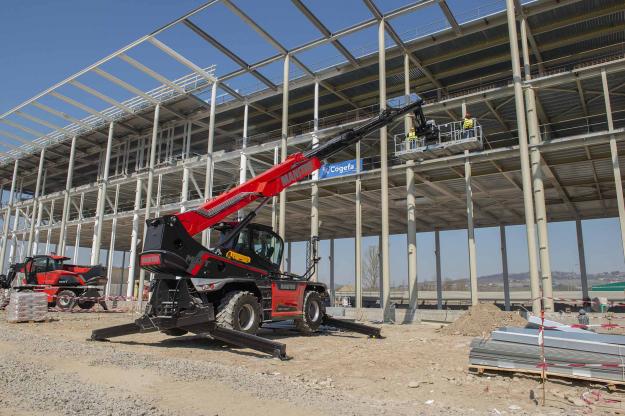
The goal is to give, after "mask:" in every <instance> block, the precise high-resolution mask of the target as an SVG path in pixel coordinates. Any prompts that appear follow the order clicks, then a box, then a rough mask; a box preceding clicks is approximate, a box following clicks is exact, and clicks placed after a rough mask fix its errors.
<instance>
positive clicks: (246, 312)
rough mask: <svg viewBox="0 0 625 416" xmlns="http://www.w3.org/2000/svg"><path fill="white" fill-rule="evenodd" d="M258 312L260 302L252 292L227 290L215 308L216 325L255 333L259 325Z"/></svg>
mask: <svg viewBox="0 0 625 416" xmlns="http://www.w3.org/2000/svg"><path fill="white" fill-rule="evenodd" d="M260 313H261V312H260V304H259V303H258V299H257V298H256V296H254V294H253V293H251V292H246V291H233V292H228V293H226V295H225V296H224V297H223V299H222V300H221V302H220V303H219V307H218V308H217V325H219V326H220V327H222V328H228V329H234V330H235V331H241V332H245V333H247V334H256V332H258V328H259V327H260Z"/></svg>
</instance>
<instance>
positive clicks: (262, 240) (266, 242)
mask: <svg viewBox="0 0 625 416" xmlns="http://www.w3.org/2000/svg"><path fill="white" fill-rule="evenodd" d="M252 250H254V253H256V254H257V255H258V256H260V257H262V258H264V259H266V260H267V261H268V262H270V263H273V264H275V265H279V263H280V257H281V256H282V240H280V239H279V238H278V237H277V236H276V235H275V234H273V233H271V232H268V231H263V230H252Z"/></svg>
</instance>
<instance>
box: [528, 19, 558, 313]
mask: <svg viewBox="0 0 625 416" xmlns="http://www.w3.org/2000/svg"><path fill="white" fill-rule="evenodd" d="M521 46H522V50H523V64H524V71H523V72H524V73H525V80H526V81H530V80H531V79H532V75H531V71H530V55H529V47H528V44H527V20H526V19H525V18H523V19H521ZM525 104H526V110H527V111H526V113H527V130H528V133H529V142H530V144H532V145H537V144H539V143H540V142H541V141H542V139H541V137H540V125H539V123H538V113H537V111H536V94H535V92H534V90H533V89H532V88H526V89H525ZM530 163H531V171H532V184H533V188H534V207H535V209H536V228H537V230H538V254H539V256H538V257H539V259H540V281H541V286H542V289H543V297H544V305H545V310H546V311H553V283H552V280H551V259H550V255H549V232H548V229H547V207H546V205H545V186H544V184H543V172H542V167H541V164H542V161H541V158H540V151H539V150H538V147H537V146H533V147H532V148H531V149H530Z"/></svg>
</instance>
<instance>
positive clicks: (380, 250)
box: [378, 234, 384, 307]
mask: <svg viewBox="0 0 625 416" xmlns="http://www.w3.org/2000/svg"><path fill="white" fill-rule="evenodd" d="M378 262H379V263H380V270H379V271H378V282H379V288H378V289H379V292H380V307H382V300H383V299H384V286H383V285H382V268H383V267H384V265H383V264H382V263H383V260H382V234H380V235H378Z"/></svg>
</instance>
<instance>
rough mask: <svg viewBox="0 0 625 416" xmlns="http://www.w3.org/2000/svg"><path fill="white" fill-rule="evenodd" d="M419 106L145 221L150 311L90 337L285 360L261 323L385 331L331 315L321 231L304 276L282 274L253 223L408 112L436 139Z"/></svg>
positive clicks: (389, 112) (275, 253)
mask: <svg viewBox="0 0 625 416" xmlns="http://www.w3.org/2000/svg"><path fill="white" fill-rule="evenodd" d="M421 105H422V100H421V99H420V98H418V97H417V100H416V101H415V102H413V103H410V104H407V105H406V106H404V107H402V108H389V109H386V110H384V111H382V112H381V113H380V115H379V116H377V117H375V118H373V119H371V120H370V121H368V122H366V123H364V124H363V125H361V126H360V127H357V128H355V129H349V130H345V131H343V132H341V133H339V134H338V135H337V136H335V137H333V138H332V139H330V140H328V141H326V142H325V143H323V144H321V145H319V146H318V147H315V148H312V149H310V150H308V151H306V152H298V153H294V154H292V155H290V156H289V157H288V158H287V159H286V160H285V161H284V162H282V163H280V164H278V165H276V166H274V167H272V168H270V169H269V170H267V171H265V172H263V173H261V174H260V175H258V176H256V177H254V178H252V179H250V180H248V181H247V182H245V183H243V184H241V185H239V186H237V187H235V188H233V189H231V190H229V191H226V192H225V193H223V194H221V195H219V196H217V197H215V198H213V199H211V200H209V201H206V202H205V203H204V204H203V205H201V206H200V207H198V208H196V209H193V210H190V211H186V212H182V213H178V214H172V215H165V216H163V217H160V218H156V219H150V220H148V221H147V223H146V224H147V232H146V239H145V242H144V245H143V252H142V253H141V257H140V265H141V267H142V268H143V269H145V270H146V271H148V272H151V273H154V280H153V281H152V282H151V283H152V284H151V298H150V301H149V302H148V304H147V306H146V308H145V311H144V314H143V316H142V317H140V318H139V319H137V320H136V321H135V322H133V323H130V324H125V325H118V326H114V327H109V328H102V329H97V330H94V331H93V333H92V335H91V339H92V340H105V339H108V338H112V337H117V336H123V335H129V334H134V333H141V332H153V331H161V332H164V333H166V334H168V335H173V336H179V335H183V334H185V333H187V332H192V333H196V334H197V333H205V334H209V335H210V336H212V337H213V338H216V339H219V340H222V341H225V342H228V343H231V344H234V345H238V346H242V347H248V348H252V349H256V350H259V351H263V352H266V353H269V354H272V355H274V356H277V357H279V358H285V357H286V346H285V345H284V344H281V343H278V342H275V341H272V340H268V339H265V338H262V337H258V336H256V335H255V334H256V332H257V331H258V329H259V327H260V326H261V325H262V324H264V323H269V322H274V321H281V320H294V321H295V325H296V327H297V328H298V329H299V330H300V331H303V332H308V333H309V332H314V331H316V330H317V329H318V328H319V326H320V325H322V324H323V325H327V326H332V327H336V328H340V329H345V330H349V331H353V332H358V333H363V334H366V335H369V336H371V337H380V330H379V329H378V328H374V327H371V326H367V325H362V324H357V323H353V322H346V321H342V320H338V319H334V318H332V317H330V316H329V315H326V313H325V305H326V304H327V303H328V302H329V296H328V293H327V288H326V286H325V285H324V284H322V283H319V282H313V281H310V277H311V275H312V274H313V271H314V268H315V267H316V263H317V262H318V261H319V258H318V257H317V254H316V253H317V250H316V243H317V240H318V239H317V237H313V238H312V241H311V245H310V247H311V253H310V254H311V255H310V257H309V258H311V259H312V261H311V264H310V265H309V267H308V270H307V271H306V272H305V273H304V274H303V275H302V276H298V275H295V274H292V273H287V272H284V271H281V263H282V254H283V248H284V242H283V241H282V239H281V238H280V236H278V235H277V234H276V233H274V232H273V231H272V229H271V227H267V226H264V225H260V224H253V223H252V220H253V219H254V217H255V216H256V214H257V212H258V211H259V210H260V208H261V207H262V206H263V205H264V204H265V203H267V201H268V200H270V199H271V198H272V197H274V196H276V195H278V194H279V193H280V191H282V190H284V189H286V188H288V187H289V186H291V185H293V184H295V183H297V182H299V181H301V180H303V179H305V178H307V177H308V176H309V175H310V174H311V173H313V172H314V171H316V170H317V169H319V167H320V166H321V164H322V161H323V160H324V159H327V158H328V157H330V156H332V155H333V154H336V153H337V152H339V151H341V150H343V149H345V148H347V147H349V146H351V145H353V144H355V143H356V142H358V141H359V140H360V139H362V138H363V137H365V136H366V135H367V134H369V133H371V132H374V131H376V130H378V129H380V128H381V127H384V126H386V125H388V124H389V123H391V122H393V121H394V120H397V119H399V118H400V117H402V116H405V115H407V114H409V113H411V112H412V113H414V124H415V130H416V132H417V134H418V135H419V136H421V137H426V138H427V137H430V136H432V135H435V134H436V131H435V129H436V127H435V125H434V124H431V123H426V121H425V117H424V115H423V111H422V109H421ZM255 201H257V202H258V205H257V206H256V207H255V208H254V209H253V210H252V211H251V212H249V213H248V214H247V215H246V216H245V217H244V218H243V219H242V220H241V221H238V222H231V221H224V220H226V219H227V217H229V216H230V215H233V214H235V213H237V212H238V211H239V210H241V209H242V208H244V207H246V206H247V205H249V204H251V203H253V202H255ZM208 228H213V229H215V230H217V231H219V232H220V233H221V235H220V239H219V243H218V244H217V246H216V247H213V248H207V247H204V246H202V245H201V244H200V243H198V242H197V241H196V240H195V239H193V236H194V235H196V234H198V233H200V232H202V231H203V230H206V229H208Z"/></svg>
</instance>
